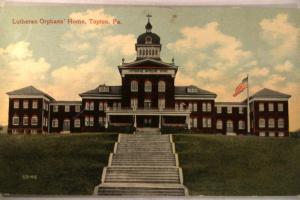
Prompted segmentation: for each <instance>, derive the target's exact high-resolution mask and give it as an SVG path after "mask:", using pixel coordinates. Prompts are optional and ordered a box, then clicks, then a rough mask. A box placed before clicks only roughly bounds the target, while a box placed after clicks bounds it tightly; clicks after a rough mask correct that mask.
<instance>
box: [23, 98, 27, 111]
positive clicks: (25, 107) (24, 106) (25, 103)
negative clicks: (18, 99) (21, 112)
mask: <svg viewBox="0 0 300 200" xmlns="http://www.w3.org/2000/svg"><path fill="white" fill-rule="evenodd" d="M23 108H24V109H28V101H27V100H24V101H23Z"/></svg>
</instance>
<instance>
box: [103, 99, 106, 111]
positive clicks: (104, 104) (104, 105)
mask: <svg viewBox="0 0 300 200" xmlns="http://www.w3.org/2000/svg"><path fill="white" fill-rule="evenodd" d="M103 107H104V110H106V109H107V102H106V101H105V102H104V103H103Z"/></svg>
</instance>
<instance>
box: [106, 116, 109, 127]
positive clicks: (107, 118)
mask: <svg viewBox="0 0 300 200" xmlns="http://www.w3.org/2000/svg"><path fill="white" fill-rule="evenodd" d="M108 121H109V115H108V114H106V120H105V128H108Z"/></svg>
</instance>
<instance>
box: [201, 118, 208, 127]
mask: <svg viewBox="0 0 300 200" xmlns="http://www.w3.org/2000/svg"><path fill="white" fill-rule="evenodd" d="M202 127H203V128H206V127H207V118H206V117H203V118H202Z"/></svg>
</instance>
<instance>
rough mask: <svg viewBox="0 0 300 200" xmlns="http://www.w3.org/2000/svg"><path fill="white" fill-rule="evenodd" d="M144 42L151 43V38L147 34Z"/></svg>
mask: <svg viewBox="0 0 300 200" xmlns="http://www.w3.org/2000/svg"><path fill="white" fill-rule="evenodd" d="M145 43H146V44H152V38H151V37H150V36H147V37H146V38H145Z"/></svg>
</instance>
